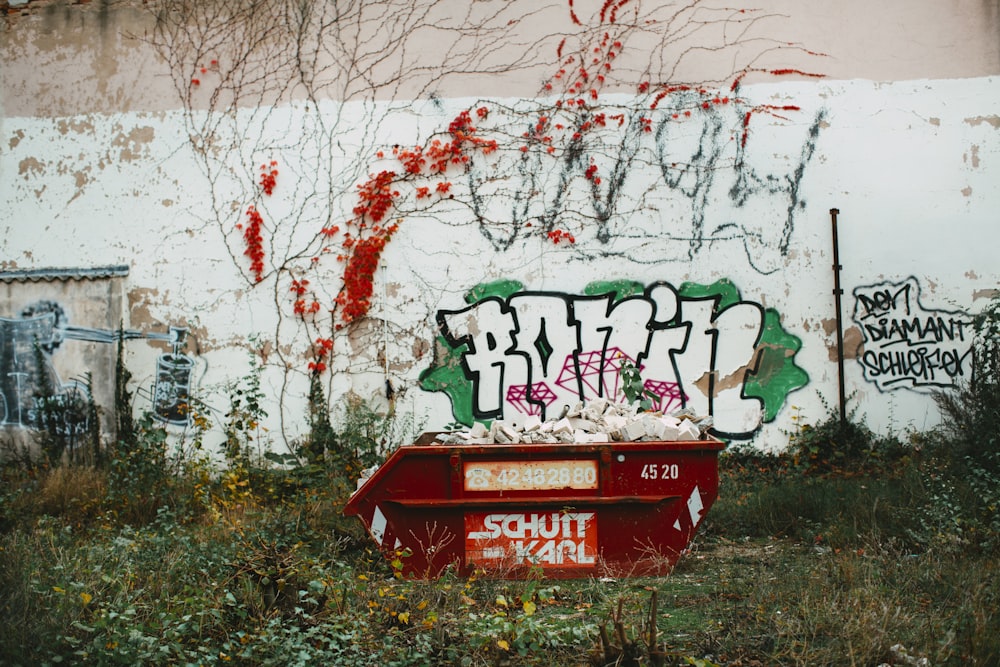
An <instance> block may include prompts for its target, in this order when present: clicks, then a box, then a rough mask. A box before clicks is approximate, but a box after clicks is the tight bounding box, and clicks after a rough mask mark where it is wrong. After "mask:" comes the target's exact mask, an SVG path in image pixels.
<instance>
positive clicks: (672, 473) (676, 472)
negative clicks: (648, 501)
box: [639, 463, 681, 479]
mask: <svg viewBox="0 0 1000 667" xmlns="http://www.w3.org/2000/svg"><path fill="white" fill-rule="evenodd" d="M680 474H681V467H680V466H679V465H677V464H676V463H647V464H646V465H644V466H642V473H640V475H639V476H640V477H642V478H643V479H677V478H678V477H680Z"/></svg>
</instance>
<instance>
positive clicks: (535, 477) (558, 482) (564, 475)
mask: <svg viewBox="0 0 1000 667" xmlns="http://www.w3.org/2000/svg"><path fill="white" fill-rule="evenodd" d="M596 488H597V461H596V460H588V459H570V460H559V461H475V462H468V463H466V464H465V490H466V491H529V490H530V491H547V490H552V489H596Z"/></svg>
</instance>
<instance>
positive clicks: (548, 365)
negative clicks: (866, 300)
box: [421, 281, 806, 438]
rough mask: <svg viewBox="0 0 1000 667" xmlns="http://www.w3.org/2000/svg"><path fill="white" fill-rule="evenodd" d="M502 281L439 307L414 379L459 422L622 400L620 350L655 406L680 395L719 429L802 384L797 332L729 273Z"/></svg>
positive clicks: (771, 410) (753, 415) (749, 422)
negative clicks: (711, 279)
mask: <svg viewBox="0 0 1000 667" xmlns="http://www.w3.org/2000/svg"><path fill="white" fill-rule="evenodd" d="M498 285H500V283H498ZM502 286H503V288H504V289H503V290H502V291H501V292H497V293H491V292H490V290H489V289H488V288H483V287H482V286H481V287H479V288H477V289H476V290H473V292H472V293H473V294H478V295H480V296H479V298H478V299H472V298H470V299H469V301H471V302H472V303H471V305H469V306H468V307H466V308H463V309H461V310H454V311H440V312H439V313H438V323H439V325H440V330H441V335H442V337H441V341H440V343H441V345H440V346H439V350H443V351H444V353H445V355H447V357H448V358H447V359H437V360H435V364H434V366H432V367H431V368H430V369H428V371H426V372H425V373H424V375H423V376H422V378H421V380H422V382H423V384H422V386H423V388H424V389H427V390H429V391H445V392H447V393H448V394H449V395H450V397H451V399H452V405H453V412H454V415H455V417H456V418H457V419H459V420H460V421H462V420H463V418H465V419H464V421H466V423H471V421H472V420H490V419H501V418H509V417H512V416H514V415H515V414H517V413H522V414H532V415H539V416H541V417H542V418H543V419H545V418H550V417H553V416H557V415H558V414H559V413H560V412H561V411H562V410H563V409H564V407H565V406H568V405H573V404H575V403H577V402H579V401H581V400H589V399H592V398H597V397H606V398H609V399H612V400H616V401H622V400H625V399H624V392H623V389H622V387H621V386H620V372H621V367H622V364H623V362H626V361H627V362H628V363H630V364H634V365H636V367H637V368H639V370H640V372H641V375H642V378H643V379H644V386H645V388H646V389H648V390H649V391H650V392H652V393H653V394H654V395H655V396H656V397H657V398H658V401H657V402H656V404H655V405H654V408H656V409H660V410H663V411H670V410H674V409H677V408H680V407H684V406H687V407H690V408H692V409H693V410H695V411H696V412H698V413H700V414H706V415H712V416H713V418H714V422H715V431H716V433H717V434H719V435H722V436H725V437H733V438H739V437H749V436H751V435H752V434H753V432H754V431H756V430H757V429H758V428H759V427H760V425H761V423H762V422H763V421H770V420H771V419H773V418H774V415H775V414H776V412H777V410H778V408H780V406H781V404H783V403H784V400H785V397H786V395H787V394H788V393H789V392H790V391H793V390H794V389H797V388H799V387H801V386H803V385H804V384H805V380H806V376H805V373H804V372H803V371H802V370H801V369H800V368H798V367H797V366H795V364H794V355H795V352H797V350H798V348H799V342H798V340H797V339H796V338H794V337H792V336H789V335H788V334H786V333H785V332H783V331H782V330H781V327H780V325H777V326H776V321H777V319H778V318H777V314H776V313H774V312H773V311H769V310H765V309H764V308H763V307H761V306H760V305H759V304H756V303H751V302H748V301H742V300H740V298H739V294H738V292H737V291H736V289H735V287H733V286H732V284H731V283H730V282H729V281H719V282H718V283H716V284H714V285H710V286H702V285H693V284H685V285H683V286H682V287H681V288H680V289H676V288H674V287H673V286H671V285H669V284H667V283H655V284H653V285H650V286H648V287H643V286H642V285H640V284H638V283H631V282H622V283H595V284H593V285H591V286H590V287H588V288H587V290H585V291H586V293H585V294H584V295H567V294H561V293H540V292H526V291H519V287H520V286H519V285H515V284H511V283H502ZM457 369H460V370H461V373H458V372H457ZM470 408H471V409H470Z"/></svg>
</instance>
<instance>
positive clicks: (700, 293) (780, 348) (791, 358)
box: [677, 278, 809, 423]
mask: <svg viewBox="0 0 1000 667" xmlns="http://www.w3.org/2000/svg"><path fill="white" fill-rule="evenodd" d="M677 294H678V296H680V297H681V298H682V299H684V298H687V299H699V298H708V297H717V298H718V299H719V303H718V306H717V310H718V311H719V312H721V311H723V310H725V309H726V308H728V307H730V306H732V305H734V304H736V303H739V301H740V291H739V289H738V288H737V287H736V285H734V284H733V281H731V280H730V279H729V278H721V279H719V280H717V281H715V282H714V283H712V284H711V285H702V284H699V283H691V282H685V283H682V284H681V286H680V288H678V290H677ZM800 349H802V339H800V338H799V337H798V336H796V335H794V334H791V333H789V332H787V331H785V329H784V328H783V327H782V326H781V314H780V313H779V312H778V311H777V310H775V309H774V308H766V309H765V310H764V326H763V330H762V331H761V335H760V340H759V341H758V342H757V347H756V348H755V349H754V355H756V357H757V366H756V369H755V370H752V371H749V372H748V373H747V375H746V379H745V380H744V381H743V395H744V396H746V397H748V398H759V399H760V400H761V401H762V402H763V404H764V417H763V421H764V423H769V422H772V421H774V419H775V417H777V416H778V412H780V411H781V408H782V406H783V405H784V404H785V401H786V400H787V399H788V395H789V394H790V393H792V392H793V391H795V390H797V389H801V388H802V387H804V386H806V385H807V384H808V383H809V374H808V373H806V371H805V369H803V368H802V367H801V366H798V365H796V363H795V355H796V354H798V352H799V350H800Z"/></svg>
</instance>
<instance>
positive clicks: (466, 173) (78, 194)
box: [0, 0, 1000, 449]
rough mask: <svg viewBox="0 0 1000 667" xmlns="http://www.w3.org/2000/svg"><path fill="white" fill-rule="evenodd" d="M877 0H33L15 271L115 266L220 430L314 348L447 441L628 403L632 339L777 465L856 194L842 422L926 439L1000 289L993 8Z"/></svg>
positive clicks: (294, 424) (146, 352) (327, 366)
mask: <svg viewBox="0 0 1000 667" xmlns="http://www.w3.org/2000/svg"><path fill="white" fill-rule="evenodd" d="M171 4H172V5H173V6H174V7H175V8H176V7H177V6H178V3H171ZM281 4H282V3H276V6H278V5H281ZM653 4H655V5H656V6H652V5H653ZM877 4H878V6H877V7H873V6H871V4H870V3H862V2H849V3H838V4H837V5H836V6H835V7H834V6H832V5H830V4H829V3H821V2H791V1H787V2H782V1H780V0H773V1H770V2H765V3H761V5H760V9H758V10H755V11H746V10H745V11H742V12H741V11H739V10H729V9H725V8H724V7H723V6H722V5H721V3H716V4H712V3H694V4H693V5H692V6H691V7H688V6H687V5H684V6H669V5H668V6H664V5H663V3H650V5H646V6H642V5H640V4H639V3H637V2H625V3H598V2H594V3H584V2H576V3H570V4H567V3H563V2H556V3H550V4H543V5H539V4H538V3H534V2H530V3H529V2H513V3H511V2H482V3H472V4H471V5H470V4H469V3H452V2H438V3H429V4H428V5H427V6H426V7H425V6H423V5H419V4H418V3H412V2H399V3H382V4H380V5H371V4H362V3H358V4H357V6H350V5H349V6H347V9H344V8H342V11H344V12H345V13H344V14H343V15H342V16H341V18H340V21H341V23H340V24H335V22H332V21H328V22H326V23H324V21H323V19H330V18H331V15H330V14H329V13H326V14H324V13H323V12H329V11H331V8H329V7H326V6H325V5H324V4H323V3H317V6H316V7H315V8H314V13H312V14H310V15H309V16H308V17H307V18H309V19H311V20H312V21H313V23H306V25H308V26H309V27H310V31H309V32H308V34H302V33H299V32H297V31H294V30H292V29H291V28H289V26H290V25H293V24H294V22H292V21H290V20H286V19H288V16H287V15H284V14H282V15H281V17H282V19H281V20H280V21H279V20H277V19H276V18H275V17H276V16H278V14H279V12H277V11H274V12H271V13H270V14H268V15H258V16H252V17H250V18H249V19H247V18H244V19H241V20H244V21H250V23H247V24H245V25H236V24H233V23H227V22H226V21H220V20H219V19H218V17H215V18H213V19H209V18H207V17H206V16H204V15H201V14H198V13H195V14H191V15H187V16H184V17H183V18H182V19H181V18H178V14H176V13H166V14H164V13H160V14H158V15H157V14H156V13H155V12H156V10H160V9H162V5H159V4H154V3H150V4H149V5H147V6H146V7H145V8H144V6H143V5H145V3H127V2H110V1H106V2H101V3H96V2H95V3H90V4H87V5H68V4H59V3H39V2H29V3H27V4H24V5H21V6H19V7H16V8H15V10H14V11H13V13H11V14H9V15H8V18H9V24H8V25H7V27H6V28H5V30H4V31H3V32H2V34H0V35H2V36H0V40H2V41H0V58H2V60H3V62H4V67H3V69H2V70H0V94H2V98H0V103H2V114H0V123H2V124H0V183H2V189H0V200H2V205H0V248H2V250H0V262H2V268H3V270H5V271H7V272H13V273H17V272H24V271H30V270H38V269H46V268H51V267H61V268H69V269H79V270H84V269H88V268H93V267H100V266H117V265H126V266H127V267H128V275H127V277H125V278H123V280H124V283H125V288H124V289H125V292H126V302H127V308H125V309H124V310H125V313H124V315H125V317H124V318H123V319H124V326H125V327H126V328H127V329H129V330H130V331H132V332H134V335H132V336H130V337H129V338H128V343H127V344H128V350H129V355H130V356H129V362H130V366H131V369H132V372H133V373H134V375H135V380H136V383H137V388H138V389H139V390H140V391H139V393H140V403H142V400H143V397H145V398H144V400H145V401H146V404H145V407H155V406H156V405H159V406H160V408H161V412H162V413H163V414H164V415H169V414H173V417H172V418H171V420H172V421H173V422H178V423H177V424H175V425H174V426H173V428H176V429H178V430H180V429H182V428H183V425H182V424H180V423H179V422H182V421H183V420H182V419H180V418H179V417H178V415H177V414H175V413H172V412H171V410H170V409H168V407H165V406H167V404H168V403H169V401H166V403H164V401H163V400H160V402H159V403H157V393H158V392H157V389H156V387H157V384H158V379H159V380H160V381H161V382H160V386H161V388H162V387H170V386H173V384H180V385H183V387H184V388H185V390H186V389H190V391H191V392H192V393H193V394H194V395H196V396H197V397H198V398H199V399H200V400H203V401H204V403H205V405H207V406H208V408H209V409H210V412H211V414H210V416H213V417H214V419H215V421H216V422H219V421H221V420H222V415H223V414H224V413H225V411H226V409H227V408H228V405H227V398H226V386H227V384H228V383H231V382H234V381H236V380H238V379H239V378H240V377H241V376H243V375H245V374H246V373H247V372H248V369H249V367H250V361H249V360H250V358H251V357H252V358H254V359H255V360H256V363H258V364H260V365H262V367H263V369H264V370H263V389H264V391H265V392H266V393H267V395H268V397H269V399H270V400H271V401H272V402H271V403H270V404H269V407H268V412H269V414H270V422H271V423H270V426H271V434H272V435H271V437H272V438H273V440H274V442H275V446H276V448H281V447H283V446H284V443H285V442H292V441H294V440H295V439H296V438H297V437H300V435H301V434H302V432H303V430H304V429H305V419H304V415H305V406H304V396H305V394H306V392H307V390H308V378H309V375H310V374H311V373H312V372H313V371H314V370H315V369H316V368H317V367H321V368H322V370H321V371H320V375H321V378H322V379H323V383H324V386H325V388H326V389H327V391H328V392H329V394H330V395H331V396H332V397H333V399H334V400H335V401H336V400H337V399H338V397H341V396H343V395H345V394H347V393H356V394H359V395H361V396H363V397H365V398H368V399H370V400H373V401H375V402H376V403H381V404H384V403H385V402H386V401H387V400H389V399H388V398H387V395H390V394H391V400H392V401H393V402H395V404H396V406H397V408H399V409H402V410H405V411H407V412H410V411H412V412H413V413H414V414H415V415H416V416H417V419H418V420H420V421H422V422H423V423H424V426H425V428H426V429H427V430H440V429H442V428H444V427H446V425H448V424H453V423H455V422H463V423H469V422H471V421H472V420H473V419H481V420H488V419H495V418H505V419H510V418H515V417H516V416H517V415H523V414H525V413H536V414H543V415H548V414H550V413H552V412H553V411H557V410H559V409H561V407H562V405H563V404H565V403H567V402H574V401H576V400H579V399H580V398H581V397H589V396H594V395H598V394H604V395H607V394H614V393H615V392H616V390H617V389H618V385H617V383H618V374H617V372H616V371H615V369H616V368H617V367H618V365H619V364H620V362H621V359H623V358H628V359H630V360H632V361H634V362H637V363H638V364H640V365H641V367H642V375H643V378H644V379H646V381H647V383H648V386H649V388H650V389H652V390H654V391H656V392H657V394H658V395H659V396H660V397H661V399H660V400H661V403H662V407H664V408H670V409H672V408H676V407H678V406H680V405H687V406H688V407H691V408H692V409H694V410H695V411H697V412H700V413H703V414H704V413H711V414H712V415H713V417H714V418H715V421H716V424H717V429H718V431H719V432H720V433H721V434H723V435H726V436H729V437H734V438H738V439H744V440H750V441H751V442H752V443H753V444H754V445H756V446H759V447H761V448H763V449H777V448H780V447H782V446H784V444H785V443H786V442H787V433H788V432H790V431H792V430H794V429H795V427H796V424H797V423H799V420H806V421H816V420H819V419H822V418H823V417H824V416H825V415H826V414H827V413H828V409H829V408H835V407H836V403H837V393H838V365H837V361H836V360H837V335H836V310H835V305H834V294H833V288H834V275H833V270H832V265H833V258H832V240H831V213H830V211H831V209H838V210H839V212H840V213H839V245H840V263H841V265H842V267H843V269H842V272H841V275H840V281H841V287H842V289H843V297H842V298H843V304H842V312H843V318H844V329H845V346H844V354H845V356H846V361H845V374H846V378H845V379H846V388H847V392H848V394H849V395H850V396H851V402H850V407H851V408H857V415H858V416H859V417H864V418H865V419H866V420H867V421H868V423H869V424H870V425H871V426H873V427H874V428H876V429H879V430H883V431H888V430H895V431H899V430H901V429H903V428H906V427H915V428H925V427H927V426H930V425H933V424H934V423H935V422H936V421H937V419H938V416H937V412H936V410H935V408H934V405H933V402H932V400H931V398H930V394H929V392H930V391H932V390H934V389H939V388H946V387H948V386H952V385H953V384H954V383H955V382H956V381H960V380H962V379H963V378H967V377H968V373H969V369H970V361H971V359H970V356H969V350H970V344H971V339H970V333H971V316H972V315H973V314H974V313H976V312H977V311H978V310H979V309H980V308H981V307H982V306H983V304H984V303H985V302H986V300H988V299H989V298H990V297H991V296H993V294H994V292H995V290H996V288H997V286H998V269H997V265H996V262H995V259H994V257H995V252H994V248H995V247H996V245H997V241H998V237H1000V228H998V226H997V225H996V213H995V210H996V207H997V205H998V204H1000V185H998V183H1000V179H998V178H997V170H998V165H997V161H998V158H1000V156H998V148H1000V144H998V131H1000V116H998V115H997V101H998V100H1000V79H998V78H997V75H998V74H1000V46H998V34H1000V32H998V30H1000V16H998V11H997V10H998V4H997V3H996V2H971V1H966V2H959V3H949V4H948V5H947V6H945V5H943V4H942V3H937V2H930V1H927V2H912V1H908V2H884V3H877ZM198 6H200V7H202V11H204V8H205V7H220V6H221V7H224V6H225V3H224V2H221V3H200V4H199V5H198ZM616 6H617V7H619V9H617V10H615V9H614V7H616ZM150 8H152V9H153V11H150V10H149V9H150ZM458 9H461V11H458ZM355 10H356V11H355ZM612 11H614V12H617V13H616V15H615V16H614V17H612V15H611V14H612ZM388 17H392V20H390V19H389V18H388ZM299 18H302V17H299ZM612 18H614V20H613V21H612V20H611V19H612ZM180 24H184V25H186V26H200V28H199V30H185V31H180V30H175V28H176V27H177V26H179V25H180ZM220 25H221V26H224V27H225V26H229V27H228V28H226V29H220V28H219V26H220ZM297 25H303V22H302V21H300V22H299V23H298V24H297ZM334 25H339V26H340V28H342V29H341V30H339V31H334V30H332V26H334ZM192 34H196V35H201V36H202V37H199V38H198V39H195V40H193V41H192V40H191V38H190V35H192ZM248 34H249V35H260V36H262V37H261V41H260V43H257V44H256V45H255V46H254V48H252V49H249V47H248V46H247V44H248V43H249V40H247V39H244V37H245V36H246V35H248ZM619 43H620V45H618V44H619ZM293 47H294V48H293ZM290 54H292V55H290ZM345 54H351V55H350V58H347V57H346V55H345ZM292 56H297V57H292ZM570 58H573V60H572V62H570ZM594 61H596V62H594ZM345 62H351V63H352V67H350V68H346V67H344V63H345ZM244 64H245V66H243V65H244ZM581 68H583V69H584V70H586V72H587V75H586V81H585V82H582V83H581V84H580V86H579V87H578V88H574V89H573V90H572V91H570V90H569V86H570V85H574V84H575V83H576V82H579V81H580V80H581V79H582V76H581V75H580V73H579V71H580V69H581ZM560 70H564V73H562V74H560ZM303 73H304V74H303ZM578 99H580V100H583V102H582V103H578V102H577V100H578ZM463 114H465V115H463ZM449 128H451V129H449ZM456 132H462V133H463V134H462V135H461V139H457V137H458V136H459V135H457V134H456ZM435 139H437V140H438V142H439V143H438V144H437V146H436V147H435V145H434V144H433V142H434V140H435ZM455 141H458V143H457V144H455V143H454V142H455ZM450 146H451V147H454V148H448V147H450ZM416 147H420V150H419V152H420V155H421V156H422V157H424V158H425V160H427V162H425V163H424V164H423V165H422V166H421V165H418V164H416V163H410V166H411V171H409V172H408V171H407V169H406V164H407V160H408V159H410V158H411V157H412V156H413V155H414V154H415V153H416V152H418V151H417V150H416ZM435 150H437V151H439V152H442V151H451V150H453V151H454V152H450V153H447V155H448V156H449V158H450V157H455V158H457V159H458V161H457V162H454V163H451V162H449V163H448V164H447V165H446V166H444V167H443V171H433V170H432V167H431V166H430V165H429V164H428V163H432V162H433V159H431V158H430V157H428V156H429V155H431V154H432V153H434V151H435ZM463 159H464V161H463ZM262 169H263V170H262ZM272 171H274V172H276V173H275V174H274V183H273V187H272V186H271V185H270V184H268V183H266V180H263V181H262V176H265V177H266V176H267V175H268V174H270V173H271V172H272ZM383 172H393V173H394V174H395V176H393V177H388V176H387V177H386V179H387V185H386V187H385V188H384V189H379V188H378V187H376V185H378V180H377V178H376V177H377V175H378V174H380V173H383ZM262 184H263V185H262ZM265 186H266V187H265ZM359 186H362V187H363V189H362V190H359ZM268 190H269V191H270V194H268V192H267V191H268ZM359 192H370V193H374V194H372V196H371V197H370V198H369V199H368V200H367V201H366V202H362V203H363V204H365V205H370V204H372V203H373V202H376V201H381V202H383V203H386V204H387V205H390V207H389V209H388V211H387V213H386V215H385V217H384V218H383V219H380V220H377V221H376V220H373V217H372V216H373V213H372V209H371V208H368V209H365V210H364V211H363V213H364V214H365V215H367V217H366V218H364V219H362V218H359V217H358V214H357V213H356V211H355V209H356V208H357V207H358V206H359V205H360V204H359V199H358V196H359ZM379 193H381V194H379ZM397 193H398V194H397ZM250 206H253V207H254V210H256V211H257V212H259V214H260V222H261V224H262V227H261V233H260V236H261V242H260V252H261V253H262V255H261V264H260V265H259V266H258V267H256V268H255V267H254V266H252V264H251V261H252V258H251V257H249V256H247V255H246V254H245V252H246V250H247V243H246V234H247V229H248V227H249V226H251V225H252V224H253V221H252V218H250V217H248V215H247V210H248V207H250ZM360 222H364V224H365V227H364V228H360V227H359V223H360ZM393 223H397V224H398V231H394V232H392V233H390V232H389V231H387V227H388V226H389V225H392V224H393ZM335 227H336V229H337V231H333V230H334V228H335ZM348 231H349V232H350V233H351V236H352V237H353V238H355V239H364V238H367V239H369V241H368V242H366V243H362V242H360V241H355V242H354V243H353V244H352V243H351V242H350V241H348V243H347V245H346V246H345V238H346V237H345V233H346V232H348ZM379 239H381V240H379ZM383 243H384V248H383V247H382V244H383ZM365 249H367V253H368V256H369V258H371V259H372V260H373V261H375V262H377V266H378V269H377V271H375V273H374V277H373V280H372V286H371V289H372V293H371V295H370V297H369V298H367V299H363V300H366V301H367V302H370V310H368V311H367V313H366V315H365V316H364V317H359V318H357V319H356V320H355V321H353V322H350V323H348V322H346V321H345V320H344V315H345V313H347V312H348V311H349V308H348V304H350V303H351V300H352V298H354V297H355V296H357V294H356V293H355V292H352V291H351V290H355V289H362V288H361V287H359V281H358V280H357V279H356V277H355V278H352V277H351V276H352V273H351V272H352V271H354V270H355V269H356V268H357V267H358V266H359V265H360V263H361V262H360V260H361V258H362V255H364V253H365ZM373 249H374V250H375V252H373ZM338 255H339V256H341V259H340V260H339V261H338ZM352 258H354V260H353V263H352ZM352 267H354V268H352ZM362 274H364V272H363V271H362ZM345 277H346V283H345ZM258 278H259V279H258ZM362 278H364V275H362ZM303 281H308V282H307V283H306V282H303ZM364 282H365V281H364V280H363V279H362V280H361V281H360V283H364ZM345 284H350V285H353V286H352V287H351V288H350V289H348V290H347V291H345ZM8 285H10V286H12V287H11V289H15V287H14V285H15V283H8ZM35 287H37V285H35V286H34V287H33V289H35ZM338 294H339V295H341V304H340V305H339V306H338V305H336V298H337V296H338ZM361 296H362V297H363V296H364V295H363V294H362V295H361ZM43 297H45V295H37V294H35V293H33V294H32V296H31V298H32V299H36V298H43ZM18 298H19V297H18V295H16V294H14V295H11V297H10V299H8V302H5V303H8V306H9V309H8V310H9V312H8V311H4V312H0V316H2V317H5V318H8V319H13V320H16V319H19V318H21V317H22V315H21V314H20V311H19V310H18V308H21V307H22V306H20V305H15V303H14V302H15V301H17V302H18V303H21V302H23V301H24V299H25V298H27V297H26V296H25V297H24V298H21V299H20V301H18ZM50 298H51V300H52V301H57V302H59V303H60V304H61V305H62V306H63V308H64V309H65V310H66V312H76V310H75V309H76V306H75V303H74V299H75V297H74V296H73V295H70V294H66V293H64V292H53V294H52V295H51V297H50ZM314 303H315V304H316V305H315V306H313V304H314ZM5 307H7V306H5ZM116 308H117V305H116V304H114V303H111V302H110V301H109V303H108V313H109V317H107V318H106V319H107V321H110V322H113V321H114V320H115V317H117V311H116V310H115V309H116ZM331 311H334V312H332V313H331ZM72 324H76V322H72ZM180 328H184V329H186V330H187V332H188V334H187V335H186V336H185V337H184V343H185V347H183V348H177V349H174V348H173V347H172V346H171V342H177V340H178V338H177V336H176V335H174V334H173V333H172V332H176V331H177V330H178V329H180ZM327 341H329V342H327ZM59 355H62V351H59V352H54V353H53V355H52V358H53V360H57V357H58V356H59ZM165 355H166V356H168V357H170V359H171V360H172V361H174V362H176V364H175V365H177V364H180V365H181V366H182V368H180V369H179V370H178V369H174V372H176V373H179V375H178V378H177V379H178V382H176V383H173V384H171V382H168V381H166V380H165V378H164V376H163V369H162V368H161V366H162V363H163V358H164V356H165ZM60 363H62V362H60ZM74 363H76V362H74ZM89 363H90V362H88V361H85V360H80V361H79V362H78V364H77V365H79V366H80V368H75V369H69V370H67V371H66V372H67V373H71V372H77V373H80V372H83V371H86V370H88V368H87V367H88V365H89ZM310 364H312V366H311V367H310ZM185 382H187V384H184V383H185ZM388 388H391V390H389V389H388ZM159 393H161V394H162V393H163V390H161V391H160V392H159ZM162 398H163V397H162V396H161V399H162ZM140 407H143V406H142V405H140ZM213 411H214V412H213ZM793 418H795V419H793Z"/></svg>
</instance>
